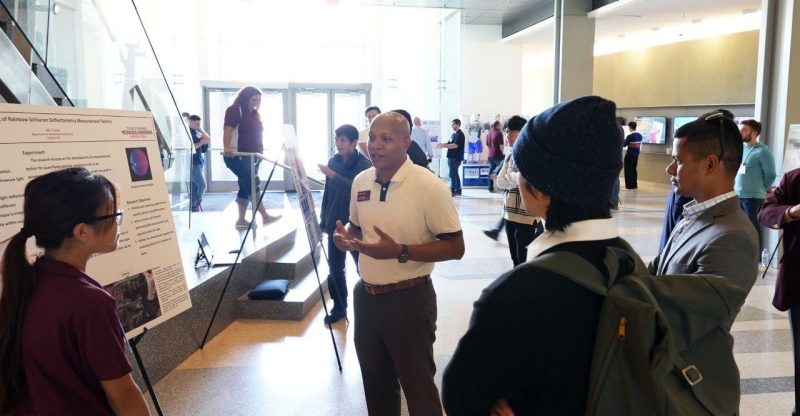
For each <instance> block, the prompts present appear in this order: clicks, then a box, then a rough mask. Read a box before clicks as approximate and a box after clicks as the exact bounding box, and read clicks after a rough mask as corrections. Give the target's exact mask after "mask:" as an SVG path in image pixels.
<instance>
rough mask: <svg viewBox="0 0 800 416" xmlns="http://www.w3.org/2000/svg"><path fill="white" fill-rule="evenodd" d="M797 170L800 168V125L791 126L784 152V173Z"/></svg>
mask: <svg viewBox="0 0 800 416" xmlns="http://www.w3.org/2000/svg"><path fill="white" fill-rule="evenodd" d="M797 168H800V124H790V125H789V136H788V137H787V138H786V148H785V149H784V151H783V173H786V172H789V171H790V170H794V169H797Z"/></svg>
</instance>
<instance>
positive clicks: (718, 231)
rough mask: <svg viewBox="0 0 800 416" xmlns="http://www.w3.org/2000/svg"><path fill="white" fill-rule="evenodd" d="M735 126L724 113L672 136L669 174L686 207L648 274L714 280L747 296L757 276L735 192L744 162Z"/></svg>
mask: <svg viewBox="0 0 800 416" xmlns="http://www.w3.org/2000/svg"><path fill="white" fill-rule="evenodd" d="M737 131H738V129H737V128H736V123H735V122H734V121H733V120H732V119H731V118H728V117H726V116H725V114H724V113H722V112H714V113H709V114H704V115H703V116H700V117H698V118H697V120H695V121H693V122H691V123H688V124H686V125H684V126H682V127H681V128H679V129H678V131H676V132H675V141H674V144H673V148H672V149H673V150H672V159H673V160H672V163H670V164H669V166H667V173H668V174H669V175H670V176H672V184H673V185H675V187H676V188H677V193H678V194H679V195H682V196H689V197H692V198H694V200H693V201H691V202H689V203H688V204H686V205H685V209H684V213H683V219H682V220H681V221H680V222H679V223H678V225H676V226H675V229H674V230H673V231H672V234H671V235H670V238H669V241H668V242H667V245H666V246H665V247H664V249H663V250H662V251H661V253H659V254H658V256H656V258H655V259H653V261H652V262H651V263H650V272H651V273H654V274H657V275H664V274H712V275H717V276H722V277H725V278H727V279H729V280H730V281H731V282H733V283H735V284H736V285H738V286H739V287H741V288H742V289H744V290H745V291H747V292H749V291H750V288H752V287H753V283H755V280H756V275H757V274H758V236H757V234H756V230H755V228H754V227H753V224H751V223H750V221H749V220H748V219H747V217H746V216H745V214H744V212H743V211H742V210H741V208H739V198H738V197H737V196H736V194H735V193H734V192H733V184H734V179H735V177H736V172H737V170H738V168H739V165H740V164H741V162H742V144H741V143H739V137H740V136H739V135H738V133H737Z"/></svg>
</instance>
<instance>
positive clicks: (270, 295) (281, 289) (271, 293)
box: [250, 279, 289, 300]
mask: <svg viewBox="0 0 800 416" xmlns="http://www.w3.org/2000/svg"><path fill="white" fill-rule="evenodd" d="M287 290H289V281H288V280H286V279H267V280H264V281H263V282H261V283H259V284H258V285H256V287H254V288H253V290H251V291H250V299H253V300H280V299H283V297H284V296H286V291H287Z"/></svg>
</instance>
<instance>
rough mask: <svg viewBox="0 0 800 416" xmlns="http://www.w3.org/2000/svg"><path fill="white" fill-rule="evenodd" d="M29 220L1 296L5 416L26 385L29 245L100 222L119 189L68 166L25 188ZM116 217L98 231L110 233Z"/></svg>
mask: <svg viewBox="0 0 800 416" xmlns="http://www.w3.org/2000/svg"><path fill="white" fill-rule="evenodd" d="M24 195H25V202H24V204H23V215H24V220H23V221H24V222H23V227H22V229H21V230H20V232H19V233H17V234H16V235H14V236H13V237H12V238H11V240H10V241H9V243H8V246H7V247H6V250H5V253H4V254H3V267H2V274H3V275H2V279H3V291H2V294H0V374H2V375H3V377H2V380H0V414H2V415H4V414H7V413H8V412H9V411H10V409H11V408H12V407H13V406H14V405H15V404H16V403H17V402H18V400H19V396H20V394H21V393H22V391H23V387H24V385H25V377H24V373H23V371H22V351H21V335H22V323H23V322H24V319H25V312H26V310H27V309H28V306H29V305H30V302H31V299H32V297H33V293H34V291H35V289H36V284H37V277H36V274H35V272H34V268H33V266H32V265H31V264H30V263H28V259H27V256H26V253H25V244H26V242H27V241H28V238H30V237H35V238H36V245H37V246H39V247H42V248H44V249H45V250H48V249H57V248H59V247H61V245H62V243H63V242H64V240H66V239H67V238H70V237H71V236H72V233H73V229H74V228H75V226H76V225H77V224H80V223H95V222H96V220H94V218H95V217H96V216H97V215H98V213H99V212H101V210H102V209H103V207H105V206H107V205H108V204H109V203H113V207H116V206H117V192H116V189H115V188H114V185H113V184H112V183H111V182H110V181H109V180H108V179H106V178H105V177H104V176H102V175H95V174H92V173H91V172H89V171H88V170H86V169H84V168H69V169H64V170H59V171H56V172H51V173H48V174H46V175H43V176H40V177H38V178H36V179H34V180H32V181H30V182H28V184H27V185H26V186H25V194H24ZM113 222H114V219H113V218H109V219H108V220H106V221H102V222H98V223H97V224H96V225H95V227H100V228H99V229H103V230H105V229H108V228H109V227H112V226H113Z"/></svg>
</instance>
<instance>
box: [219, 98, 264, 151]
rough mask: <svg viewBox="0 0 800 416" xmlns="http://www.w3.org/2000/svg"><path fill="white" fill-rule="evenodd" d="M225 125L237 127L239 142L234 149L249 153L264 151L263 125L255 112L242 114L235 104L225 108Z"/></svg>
mask: <svg viewBox="0 0 800 416" xmlns="http://www.w3.org/2000/svg"><path fill="white" fill-rule="evenodd" d="M225 125H226V126H228V127H233V128H234V129H236V128H238V129H239V144H238V145H237V148H236V151H238V152H249V153H263V152H264V142H263V136H264V125H263V124H261V120H260V119H259V118H258V115H257V114H256V113H255V112H251V113H250V114H242V113H241V112H240V111H239V109H238V108H237V107H236V106H233V105H232V106H230V107H228V109H227V110H225Z"/></svg>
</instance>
